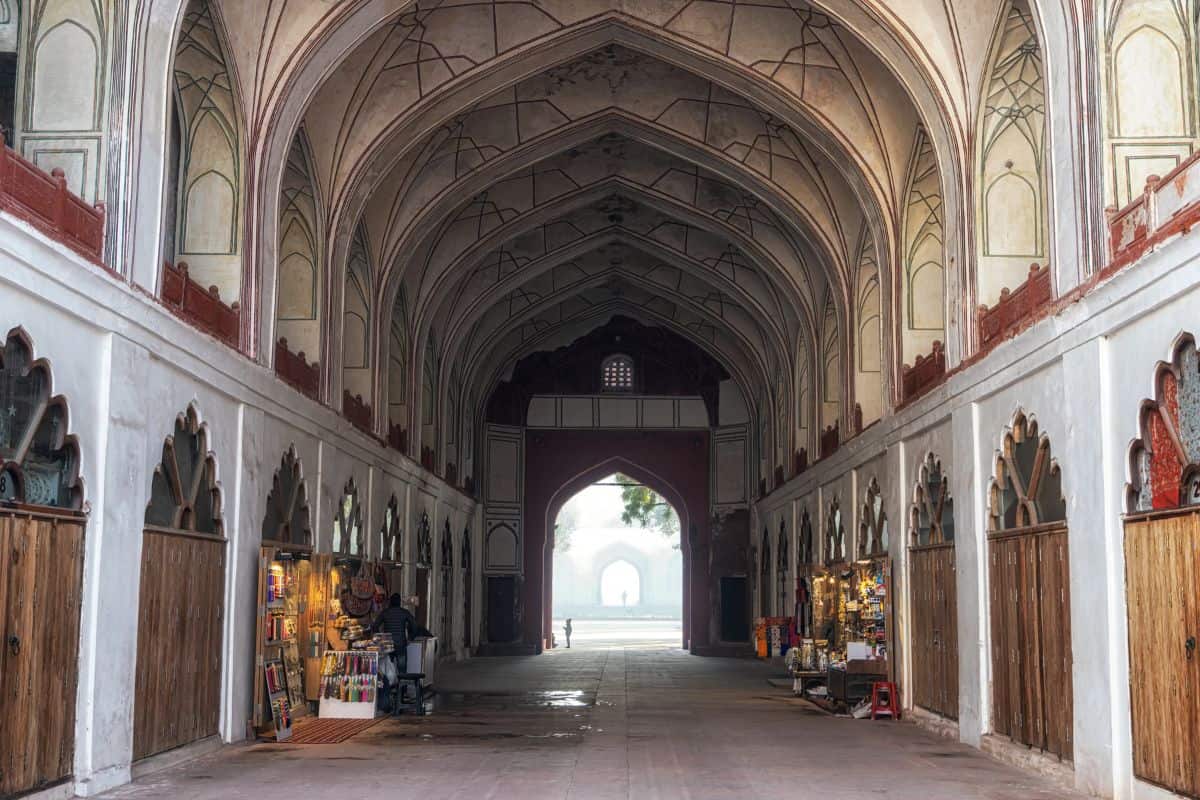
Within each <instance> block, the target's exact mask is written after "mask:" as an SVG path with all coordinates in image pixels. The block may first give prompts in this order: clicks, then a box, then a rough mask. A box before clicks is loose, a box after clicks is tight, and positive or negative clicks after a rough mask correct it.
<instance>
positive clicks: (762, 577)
mask: <svg viewBox="0 0 1200 800" xmlns="http://www.w3.org/2000/svg"><path fill="white" fill-rule="evenodd" d="M758 616H760V617H769V616H772V614H771V531H770V530H769V529H768V528H767V527H766V526H764V527H763V530H762V538H760V539H759V544H758Z"/></svg>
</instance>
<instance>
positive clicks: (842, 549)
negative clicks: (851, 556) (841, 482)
mask: <svg viewBox="0 0 1200 800" xmlns="http://www.w3.org/2000/svg"><path fill="white" fill-rule="evenodd" d="M845 560H846V528H845V526H844V525H843V524H842V507H841V502H840V501H839V500H838V498H836V497H835V498H833V502H832V503H830V504H829V517H828V518H827V519H826V520H825V563H826V564H841V563H843V562H845Z"/></svg>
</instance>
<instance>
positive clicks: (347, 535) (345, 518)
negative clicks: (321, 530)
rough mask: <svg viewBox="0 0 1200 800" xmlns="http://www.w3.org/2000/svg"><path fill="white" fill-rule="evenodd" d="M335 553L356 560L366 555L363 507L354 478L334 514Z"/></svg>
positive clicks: (347, 486)
mask: <svg viewBox="0 0 1200 800" xmlns="http://www.w3.org/2000/svg"><path fill="white" fill-rule="evenodd" d="M333 552H334V554H335V555H341V556H353V557H356V558H357V557H361V556H364V555H366V537H365V535H364V534H363V524H362V507H361V506H360V505H359V503H358V487H357V486H355V485H354V478H351V479H350V480H349V481H348V482H347V483H346V488H345V489H344V490H343V492H342V500H341V502H340V503H338V506H337V508H336V509H335V510H334V513H333Z"/></svg>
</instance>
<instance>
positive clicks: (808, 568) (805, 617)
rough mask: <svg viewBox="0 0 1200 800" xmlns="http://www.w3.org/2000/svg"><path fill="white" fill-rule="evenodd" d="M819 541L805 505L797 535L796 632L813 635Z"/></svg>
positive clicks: (802, 635) (806, 635) (804, 635)
mask: <svg viewBox="0 0 1200 800" xmlns="http://www.w3.org/2000/svg"><path fill="white" fill-rule="evenodd" d="M818 544H819V543H818V542H817V539H816V534H815V533H814V532H813V523H812V516H811V515H810V514H809V513H808V507H807V506H805V507H804V508H803V510H801V512H800V530H799V532H798V534H797V536H796V633H797V634H798V635H799V636H801V637H802V638H812V637H813V633H814V632H813V608H812V584H813V578H815V577H816V575H817V570H818V569H819V568H820V567H819V561H818V551H817V547H818Z"/></svg>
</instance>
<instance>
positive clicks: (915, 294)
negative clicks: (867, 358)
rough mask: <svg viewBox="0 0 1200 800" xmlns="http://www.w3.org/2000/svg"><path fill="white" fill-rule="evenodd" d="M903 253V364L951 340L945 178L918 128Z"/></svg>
mask: <svg viewBox="0 0 1200 800" xmlns="http://www.w3.org/2000/svg"><path fill="white" fill-rule="evenodd" d="M907 186H908V189H907V192H906V195H905V201H904V208H903V219H904V222H903V233H904V235H903V239H902V244H901V247H902V250H901V270H902V272H901V276H900V278H901V280H900V285H901V292H900V293H899V294H898V295H897V297H898V299H900V300H901V302H902V303H903V306H902V311H901V313H899V314H896V315H895V317H894V318H895V319H898V320H900V323H901V324H900V352H899V355H900V359H899V360H900V363H902V364H912V363H915V360H916V357H917V356H918V355H925V354H926V353H928V352H930V350H931V349H932V347H933V343H934V342H943V343H944V342H945V341H946V320H947V313H946V312H947V302H946V283H947V281H946V261H945V258H946V230H945V222H946V217H945V209H944V208H943V203H942V180H941V176H940V174H939V172H938V165H937V160H936V156H935V153H934V149H933V145H932V143H931V142H930V140H929V136H928V134H927V133H926V132H925V129H924V128H919V129H918V130H917V135H916V142H915V144H914V146H913V153H912V159H911V161H910V163H909V168H908V182H907Z"/></svg>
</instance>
